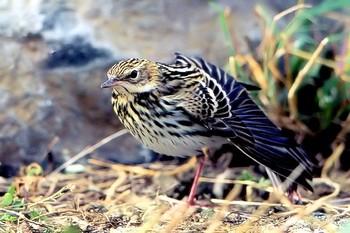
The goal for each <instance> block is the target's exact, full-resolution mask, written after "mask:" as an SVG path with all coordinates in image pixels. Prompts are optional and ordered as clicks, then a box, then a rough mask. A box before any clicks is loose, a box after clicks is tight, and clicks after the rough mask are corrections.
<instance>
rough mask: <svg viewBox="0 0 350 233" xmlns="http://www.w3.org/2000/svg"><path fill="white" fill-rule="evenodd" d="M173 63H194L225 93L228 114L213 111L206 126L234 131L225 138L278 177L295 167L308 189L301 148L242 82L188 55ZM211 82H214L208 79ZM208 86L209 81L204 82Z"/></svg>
mask: <svg viewBox="0 0 350 233" xmlns="http://www.w3.org/2000/svg"><path fill="white" fill-rule="evenodd" d="M176 60H177V62H180V63H187V64H189V65H195V66H196V67H198V68H200V69H202V70H203V71H204V72H205V73H207V74H208V76H209V77H211V78H212V79H214V80H215V81H216V82H217V83H219V84H220V88H221V89H220V90H219V92H223V93H225V95H226V98H227V99H228V101H229V103H224V102H223V103H222V104H223V105H224V104H228V105H229V109H230V113H231V114H230V117H220V116H219V115H218V116H216V115H215V114H214V116H213V117H214V118H215V120H212V119H211V122H213V123H211V124H210V126H211V127H212V128H213V129H218V131H219V132H220V129H222V130H223V131H224V132H225V135H227V131H228V128H229V129H230V130H232V131H233V132H234V133H233V134H232V137H230V138H229V140H230V141H231V142H232V143H233V144H234V145H236V146H237V147H238V148H239V149H240V150H241V151H242V152H244V153H245V154H246V155H247V156H249V157H251V158H252V159H253V160H255V161H256V162H258V163H260V164H262V165H264V166H266V167H268V168H270V169H271V170H272V171H274V172H275V173H277V174H279V175H280V176H282V177H284V179H285V178H287V177H288V176H289V175H290V174H291V172H292V171H293V170H294V169H295V168H296V167H298V166H301V167H302V170H303V172H302V174H300V176H299V177H297V178H296V179H295V181H296V182H297V183H299V184H301V185H303V186H304V187H305V188H307V189H309V190H312V187H311V186H310V184H309V183H308V182H307V179H308V180H311V179H312V174H311V173H312V167H313V164H312V162H311V161H310V158H309V157H308V155H307V154H306V153H305V151H304V150H303V149H302V148H301V147H300V145H298V144H297V143H296V142H295V141H294V140H292V139H290V138H289V137H287V136H286V135H284V134H283V133H282V131H281V130H280V129H279V128H278V127H276V126H275V125H274V124H273V123H272V122H271V121H270V120H269V118H268V117H267V116H266V115H265V114H264V112H263V111H262V110H261V109H260V108H259V107H258V106H257V105H256V104H255V103H254V102H253V100H252V99H251V98H250V97H249V95H248V93H247V91H246V88H245V87H244V85H242V84H241V83H239V82H238V81H236V80H235V79H234V78H233V77H232V76H230V75H229V74H227V73H226V72H224V71H223V70H221V69H219V68H218V67H216V66H214V65H212V64H209V63H207V62H205V61H204V60H202V59H201V58H188V57H186V56H183V55H180V54H177V56H176ZM212 82H214V81H212ZM208 88H212V86H210V82H208Z"/></svg>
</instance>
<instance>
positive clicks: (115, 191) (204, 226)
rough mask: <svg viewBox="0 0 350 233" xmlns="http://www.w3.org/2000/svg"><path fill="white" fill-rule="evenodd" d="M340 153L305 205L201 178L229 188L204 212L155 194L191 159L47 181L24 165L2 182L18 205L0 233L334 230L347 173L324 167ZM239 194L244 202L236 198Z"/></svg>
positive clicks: (96, 168) (345, 217) (343, 206)
mask: <svg viewBox="0 0 350 233" xmlns="http://www.w3.org/2000/svg"><path fill="white" fill-rule="evenodd" d="M119 134H120V133H119ZM99 143H100V144H101V142H99ZM340 149H341V148H340ZM340 149H339V148H337V149H336V150H335V151H334V153H333V155H332V156H330V157H329V159H328V160H327V161H326V164H328V165H327V166H325V168H324V169H325V170H324V172H323V174H324V175H323V176H322V177H321V178H317V179H315V180H314V187H315V190H316V191H315V192H316V193H315V194H314V195H310V194H306V193H304V195H306V196H308V197H309V198H305V199H304V201H305V202H306V204H305V205H293V204H291V203H289V202H288V201H287V200H286V198H285V197H284V196H280V195H278V194H275V193H274V192H273V191H272V188H271V187H262V186H261V185H259V184H258V183H256V182H253V181H242V180H217V179H211V178H205V177H202V178H201V182H206V183H210V182H223V183H232V184H235V186H234V188H233V189H232V191H231V192H230V193H229V194H228V196H227V197H226V199H213V200H211V201H212V203H213V204H212V205H211V206H210V207H193V206H188V205H187V204H186V200H176V199H173V198H170V197H167V196H165V195H164V193H159V192H157V190H159V187H160V186H165V187H166V186H167V185H168V183H167V181H168V180H169V177H170V178H174V177H176V176H177V175H178V174H182V173H184V172H188V171H189V170H192V169H193V168H194V166H195V164H196V161H195V160H196V159H195V158H192V159H191V160H189V161H188V162H187V163H185V164H183V165H181V166H177V167H174V165H164V164H160V163H154V164H152V165H150V167H148V168H146V167H141V166H125V165H120V164H112V163H110V162H108V163H107V162H104V161H100V160H96V159H90V160H89V165H88V166H87V167H85V171H84V172H83V173H80V174H62V173H55V175H54V176H53V175H46V176H43V175H38V174H36V175H35V174H34V175H29V174H28V171H33V170H40V169H38V167H37V165H32V166H31V167H30V168H29V169H27V174H23V176H20V177H17V178H15V179H14V180H7V181H6V182H7V185H9V184H11V183H13V184H14V186H15V187H16V188H15V190H16V193H15V194H14V197H15V198H18V201H20V202H22V204H23V205H22V206H19V207H18V206H17V207H16V205H15V204H11V205H8V206H2V207H1V208H0V212H1V213H2V215H3V216H8V218H7V219H6V218H5V219H2V221H1V222H0V232H1V231H2V232H31V231H34V230H35V231H36V232H82V231H84V232H232V231H235V232H266V231H271V232H286V231H287V232H296V231H294V230H296V229H299V230H301V232H306V231H310V230H311V231H313V230H316V229H322V230H325V231H326V232H336V231H337V228H338V225H339V223H340V222H350V213H349V211H350V209H349V207H348V206H349V202H350V196H349V195H346V193H349V190H348V189H349V188H348V187H349V176H350V174H349V173H339V172H338V171H337V170H336V169H335V166H331V165H330V164H333V165H334V162H335V161H336V158H337V154H338V153H339V150H340ZM79 154H80V153H79ZM79 154H78V155H79ZM160 168H161V169H160ZM327 174H332V175H330V176H328V175H327ZM164 180H165V183H163V184H162V181H164ZM3 185H6V184H3ZM343 187H344V188H343ZM243 189H245V193H246V196H245V197H243V198H242V199H241V200H237V199H239V198H240V197H238V196H239V194H240V193H241V192H242V190H243ZM258 189H260V190H261V189H263V190H264V191H267V192H271V194H270V198H269V199H268V200H265V201H264V200H262V199H261V198H259V196H258V195H257V194H256V190H258ZM322 193H323V195H322ZM325 193H327V194H326V195H325ZM320 195H322V196H320ZM248 200H249V201H248ZM13 203H15V201H14V202H13ZM34 212H35V213H36V215H35V216H33V213H34ZM10 216H13V217H14V218H13V219H12V220H11V221H10Z"/></svg>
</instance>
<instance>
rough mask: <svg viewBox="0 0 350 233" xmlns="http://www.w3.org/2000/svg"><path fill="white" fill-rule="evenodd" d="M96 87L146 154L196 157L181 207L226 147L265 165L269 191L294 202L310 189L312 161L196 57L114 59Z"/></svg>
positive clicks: (243, 92) (242, 92)
mask: <svg viewBox="0 0 350 233" xmlns="http://www.w3.org/2000/svg"><path fill="white" fill-rule="evenodd" d="M101 88H111V89H112V106H113V109H114V112H115V113H116V115H117V116H118V118H119V120H120V121H121V122H122V124H123V125H124V126H125V127H126V128H127V129H128V130H129V132H130V133H131V134H132V135H133V136H134V137H135V138H136V139H137V140H139V141H140V142H141V143H143V144H144V145H146V146H147V147H148V148H149V149H151V150H153V151H155V152H157V153H159V154H164V155H168V156H174V157H192V156H200V158H201V159H199V164H198V166H197V170H196V174H195V177H194V181H193V185H192V188H191V192H190V194H189V198H188V201H187V202H188V204H190V205H195V204H196V201H195V194H196V191H197V186H198V178H199V176H200V174H201V172H202V168H203V165H204V161H205V157H204V156H201V155H203V154H204V155H208V153H210V151H213V150H217V149H218V148H220V147H221V146H223V145H225V144H232V145H233V146H234V147H235V148H237V149H238V150H239V151H241V152H242V153H243V154H245V155H246V156H248V157H249V158H251V159H252V160H254V161H255V162H257V163H258V164H261V165H263V166H264V167H265V169H266V172H267V174H268V175H269V178H270V180H271V181H272V184H273V185H274V187H275V188H276V189H278V190H281V191H283V192H285V193H288V197H289V198H290V199H291V200H293V197H294V196H295V195H297V197H298V198H299V201H300V200H301V196H300V194H299V192H298V186H301V187H303V188H304V189H306V190H310V191H313V188H312V186H311V184H312V183H311V182H312V171H313V167H314V162H313V161H312V159H311V158H310V156H309V155H308V154H307V152H306V151H305V150H304V149H303V148H302V147H301V145H299V144H298V143H297V142H296V141H295V140H294V139H293V138H291V137H290V136H289V135H286V134H285V133H284V131H283V130H281V129H280V128H279V127H277V126H276V125H275V124H274V123H273V122H272V121H271V120H270V119H269V118H268V117H267V115H266V114H265V113H264V111H263V110H262V109H261V108H260V107H259V106H258V105H257V104H256V103H255V102H254V101H253V99H252V98H251V97H250V95H249V92H250V91H256V90H259V88H258V87H256V86H255V85H252V84H246V83H243V82H240V81H239V80H237V79H235V78H234V77H233V76H231V75H230V74H228V73H227V72H225V71H224V70H222V69H220V68H219V67H217V66H215V65H213V64H211V63H209V62H207V61H205V60H204V59H202V58H200V57H189V56H186V55H183V54H180V53H175V60H174V62H172V63H169V64H167V63H162V62H156V61H152V60H148V59H143V58H130V59H125V60H120V61H119V62H117V63H116V64H114V65H113V66H112V67H111V68H110V69H109V70H108V71H107V80H106V81H104V82H103V83H102V85H101Z"/></svg>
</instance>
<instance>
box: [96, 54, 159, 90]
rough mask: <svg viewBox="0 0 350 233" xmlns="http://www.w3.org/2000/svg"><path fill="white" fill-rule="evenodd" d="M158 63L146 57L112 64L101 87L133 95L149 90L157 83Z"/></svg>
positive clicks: (154, 87)
mask: <svg viewBox="0 0 350 233" xmlns="http://www.w3.org/2000/svg"><path fill="white" fill-rule="evenodd" d="M159 72H160V71H159V69H158V65H157V63H156V62H153V61H149V60H146V59H138V58H132V59H128V60H122V61H120V62H118V63H117V64H115V65H113V66H112V67H111V68H110V69H109V70H108V72H107V77H108V79H107V80H106V81H105V82H104V83H102V85H101V88H113V89H114V91H116V92H117V93H118V94H123V95H134V94H140V93H145V92H151V91H153V90H154V89H156V88H157V86H158V85H159V77H160V73H159Z"/></svg>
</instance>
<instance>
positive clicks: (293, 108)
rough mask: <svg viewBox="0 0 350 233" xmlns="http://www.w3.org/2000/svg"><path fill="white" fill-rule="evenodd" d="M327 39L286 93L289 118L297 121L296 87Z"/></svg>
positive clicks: (322, 43) (326, 40) (326, 39)
mask: <svg viewBox="0 0 350 233" xmlns="http://www.w3.org/2000/svg"><path fill="white" fill-rule="evenodd" d="M328 41H329V39H328V38H325V39H323V40H322V41H321V43H320V44H319V46H318V47H317V49H316V50H315V52H314V53H313V54H312V56H311V58H310V60H309V61H308V62H307V63H306V65H305V66H304V67H303V68H302V69H301V70H300V72H299V73H298V76H297V77H296V79H295V81H294V83H293V85H292V86H291V88H290V90H289V92H288V103H289V109H290V117H291V118H292V119H297V103H296V97H295V92H296V91H297V89H298V87H299V86H300V85H301V83H302V81H303V79H304V77H305V75H306V74H307V72H308V71H309V70H310V68H311V66H312V65H313V64H314V62H315V60H316V58H317V57H318V56H319V55H320V53H321V51H322V50H323V48H324V47H325V45H326V44H327V43H328Z"/></svg>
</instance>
